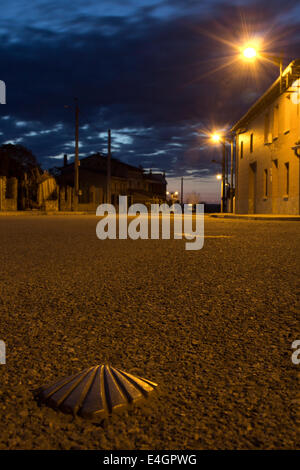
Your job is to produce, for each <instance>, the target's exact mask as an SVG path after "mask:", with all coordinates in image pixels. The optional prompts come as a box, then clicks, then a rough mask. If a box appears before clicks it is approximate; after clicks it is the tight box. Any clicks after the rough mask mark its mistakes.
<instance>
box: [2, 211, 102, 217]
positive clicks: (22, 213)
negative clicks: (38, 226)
mask: <svg viewBox="0 0 300 470" xmlns="http://www.w3.org/2000/svg"><path fill="white" fill-rule="evenodd" d="M45 215H54V216H60V215H95V216H96V212H95V211H93V212H75V211H74V212H63V211H53V212H51V211H47V212H45V211H44V212H43V211H36V212H35V211H11V212H0V217H6V216H15V217H18V216H26V217H30V216H33V217H41V216H45Z"/></svg>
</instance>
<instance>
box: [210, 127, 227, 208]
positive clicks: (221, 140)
mask: <svg viewBox="0 0 300 470" xmlns="http://www.w3.org/2000/svg"><path fill="white" fill-rule="evenodd" d="M211 139H212V141H213V142H215V143H221V144H222V177H221V179H222V186H221V212H226V210H227V197H226V138H225V137H224V136H222V135H220V134H218V133H214V134H213V135H212V136H211ZM218 179H220V178H218Z"/></svg>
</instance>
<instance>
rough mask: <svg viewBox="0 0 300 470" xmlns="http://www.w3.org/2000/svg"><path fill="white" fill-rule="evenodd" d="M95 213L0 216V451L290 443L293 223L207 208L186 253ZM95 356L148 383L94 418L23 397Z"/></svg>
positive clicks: (294, 387)
mask: <svg viewBox="0 0 300 470" xmlns="http://www.w3.org/2000/svg"><path fill="white" fill-rule="evenodd" d="M96 223H97V219H96V217H94V216H65V217H64V216H61V217H51V216H41V217H22V216H19V217H3V218H0V257H1V272H0V339H1V340H4V341H5V343H6V348H7V350H6V354H7V364H6V365H0V380H1V383H0V416H1V421H0V449H112V450H114V449H237V448H239V449H294V448H300V438H299V429H300V414H299V408H298V410H297V409H296V408H297V406H296V404H295V403H297V400H298V398H299V391H300V381H298V380H299V373H300V365H299V366H297V365H293V364H292V361H291V354H292V349H291V344H292V342H293V341H294V340H296V339H300V321H299V320H300V319H299V270H300V268H299V266H300V263H299V261H300V260H299V253H300V249H299V248H300V240H299V228H300V226H299V224H298V223H297V222H279V221H249V220H226V219H220V220H219V219H210V218H206V219H205V233H206V235H207V239H206V240H205V244H204V248H203V249H202V250H199V251H186V250H185V241H184V240H137V241H133V240H105V241H100V240H98V239H97V238H96V232H95V229H96ZM222 235H224V236H225V237H224V238H223V237H222ZM101 363H109V364H111V365H112V366H114V367H117V368H120V369H123V370H125V371H128V372H130V373H132V374H136V375H140V376H142V377H145V378H148V379H150V380H152V381H154V382H156V383H158V384H159V391H158V393H155V394H154V396H153V397H151V398H150V399H149V400H147V401H146V402H145V403H144V404H141V405H139V406H133V407H132V408H130V409H129V410H128V411H124V412H122V413H120V414H117V415H113V416H112V417H111V418H110V419H108V420H106V421H104V422H99V421H97V420H91V421H89V420H84V419H82V418H73V417H72V416H70V415H65V414H63V413H60V412H57V411H54V410H52V409H51V408H48V407H46V406H39V405H38V404H37V403H36V401H34V400H33V395H32V392H31V390H32V389H35V388H37V387H39V386H40V385H43V384H47V383H51V382H52V381H55V380H56V379H58V378H60V377H64V376H67V375H71V374H73V373H76V372H78V371H80V370H82V369H84V368H86V367H90V366H93V365H96V364H101Z"/></svg>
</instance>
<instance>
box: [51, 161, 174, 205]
mask: <svg viewBox="0 0 300 470" xmlns="http://www.w3.org/2000/svg"><path fill="white" fill-rule="evenodd" d="M79 163H80V165H79V193H80V195H79V204H78V209H79V210H96V208H97V206H98V205H99V204H101V203H104V202H110V203H112V204H114V205H117V204H118V200H119V196H120V195H121V196H128V204H129V205H131V204H134V203H143V204H145V205H149V204H154V203H162V202H164V201H165V199H166V185H167V182H166V179H165V176H164V174H160V173H152V172H151V171H150V172H149V173H146V172H144V170H143V169H142V168H139V167H135V166H132V165H128V164H127V163H123V162H121V161H119V160H117V159H115V158H112V159H111V180H110V193H111V197H110V201H107V195H106V188H107V173H106V171H107V157H106V156H103V155H102V154H100V153H96V154H93V155H91V156H89V157H86V158H82V159H81V160H80V162H79ZM57 170H58V175H57V181H58V185H59V193H60V195H59V208H60V210H70V209H71V206H72V198H73V196H72V194H73V188H74V162H72V163H68V162H67V158H66V156H65V157H64V166H63V167H60V168H58V169H57Z"/></svg>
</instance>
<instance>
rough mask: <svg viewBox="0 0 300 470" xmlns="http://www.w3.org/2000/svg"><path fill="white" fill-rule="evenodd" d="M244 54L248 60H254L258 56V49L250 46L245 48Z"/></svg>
mask: <svg viewBox="0 0 300 470" xmlns="http://www.w3.org/2000/svg"><path fill="white" fill-rule="evenodd" d="M243 56H244V58H245V59H247V60H253V59H255V58H256V56H257V51H256V49H255V48H254V47H252V46H248V47H246V48H245V49H244V50H243Z"/></svg>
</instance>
